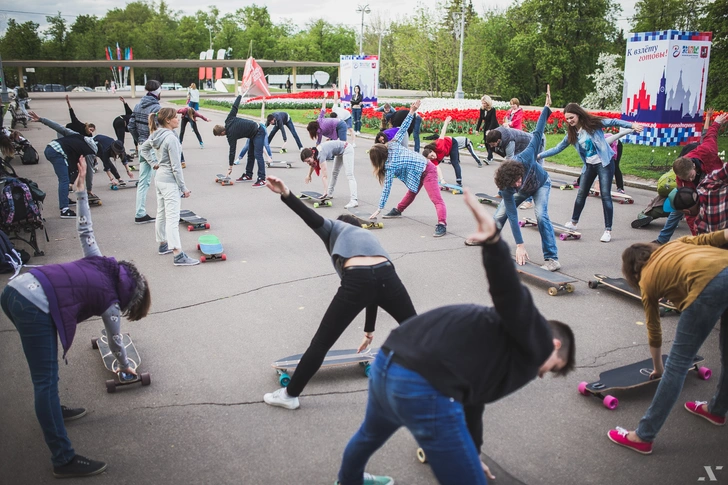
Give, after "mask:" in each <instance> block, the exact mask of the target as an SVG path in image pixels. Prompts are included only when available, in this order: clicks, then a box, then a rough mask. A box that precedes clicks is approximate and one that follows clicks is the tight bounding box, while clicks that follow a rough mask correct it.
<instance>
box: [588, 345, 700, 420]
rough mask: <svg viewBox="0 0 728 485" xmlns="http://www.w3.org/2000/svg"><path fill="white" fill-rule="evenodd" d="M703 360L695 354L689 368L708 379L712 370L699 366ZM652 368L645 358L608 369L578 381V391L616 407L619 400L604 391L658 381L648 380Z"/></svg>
mask: <svg viewBox="0 0 728 485" xmlns="http://www.w3.org/2000/svg"><path fill="white" fill-rule="evenodd" d="M666 360H667V355H663V356H662V364H663V366H664V364H665V361H666ZM704 360H705V359H703V358H702V357H701V356H699V355H696V356H695V358H694V359H693V363H692V365H691V366H690V370H695V371H696V372H697V375H698V377H700V378H701V379H703V380H708V379H710V376H711V375H712V371H711V370H710V369H709V368H707V367H701V366H700V364H702V363H703V362H704ZM653 370H654V369H653V368H652V359H645V360H643V361H641V362H635V363H634V364H629V365H625V366H623V367H617V368H616V369H610V370H608V371H604V372H602V373H601V374H599V380H598V381H596V382H586V381H584V382H580V383H579V387H578V389H579V393H580V394H582V395H584V396H596V397H598V398H600V399H602V404H604V407H606V408H607V409H617V406H619V400H618V399H617V398H616V397H614V396H610V395H608V394H607V395H605V394H604V393H606V392H609V391H616V390H625V389H632V388H635V387H640V386H643V385H645V384H649V383H651V382H658V381H659V380H660V379H661V378H657V379H652V380H650V373H652V371H653Z"/></svg>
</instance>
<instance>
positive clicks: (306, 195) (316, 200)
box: [298, 191, 333, 209]
mask: <svg viewBox="0 0 728 485" xmlns="http://www.w3.org/2000/svg"><path fill="white" fill-rule="evenodd" d="M322 197H323V195H321V194H319V193H318V192H311V191H306V192H301V195H299V196H298V198H299V199H303V200H305V201H306V202H310V203H311V204H313V207H314V209H318V208H319V207H321V206H324V207H331V206H332V205H333V204H332V202H331V201H330V200H329V199H326V200H323V199H322Z"/></svg>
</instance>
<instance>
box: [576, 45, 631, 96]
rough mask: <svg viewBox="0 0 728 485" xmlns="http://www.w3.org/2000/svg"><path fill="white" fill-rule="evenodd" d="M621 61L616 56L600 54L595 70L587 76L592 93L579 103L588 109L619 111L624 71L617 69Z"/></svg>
mask: <svg viewBox="0 0 728 485" xmlns="http://www.w3.org/2000/svg"><path fill="white" fill-rule="evenodd" d="M621 61H622V59H621V57H620V56H618V55H616V54H608V53H606V52H602V53H601V54H599V59H598V60H597V65H598V67H597V69H596V70H595V71H594V72H593V73H592V74H589V76H588V77H589V78H590V79H591V80H592V81H594V91H592V92H591V93H589V94H587V95H586V97H585V98H584V100H583V101H582V102H581V104H582V106H583V107H584V108H588V109H609V110H616V109H619V108H620V106H621V104H622V88H623V87H624V69H622V68H620V67H619V65H618V64H619V63H621Z"/></svg>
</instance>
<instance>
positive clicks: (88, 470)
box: [53, 455, 106, 478]
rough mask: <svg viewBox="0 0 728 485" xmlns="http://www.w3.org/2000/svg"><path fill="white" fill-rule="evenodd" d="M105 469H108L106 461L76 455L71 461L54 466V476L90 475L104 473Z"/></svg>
mask: <svg viewBox="0 0 728 485" xmlns="http://www.w3.org/2000/svg"><path fill="white" fill-rule="evenodd" d="M104 470H106V463H104V462H103V461H96V460H89V459H88V458H86V457H83V456H81V455H76V456H74V457H73V460H71V461H70V462H69V463H67V464H65V465H63V466H55V467H53V476H54V477H56V478H72V477H90V476H92V475H98V474H99V473H103V472H104Z"/></svg>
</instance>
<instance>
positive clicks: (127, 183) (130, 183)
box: [109, 180, 139, 190]
mask: <svg viewBox="0 0 728 485" xmlns="http://www.w3.org/2000/svg"><path fill="white" fill-rule="evenodd" d="M122 182H124V185H116V184H114V183H110V184H109V188H111V190H121V189H136V188H137V185H139V181H138V180H122Z"/></svg>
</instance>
